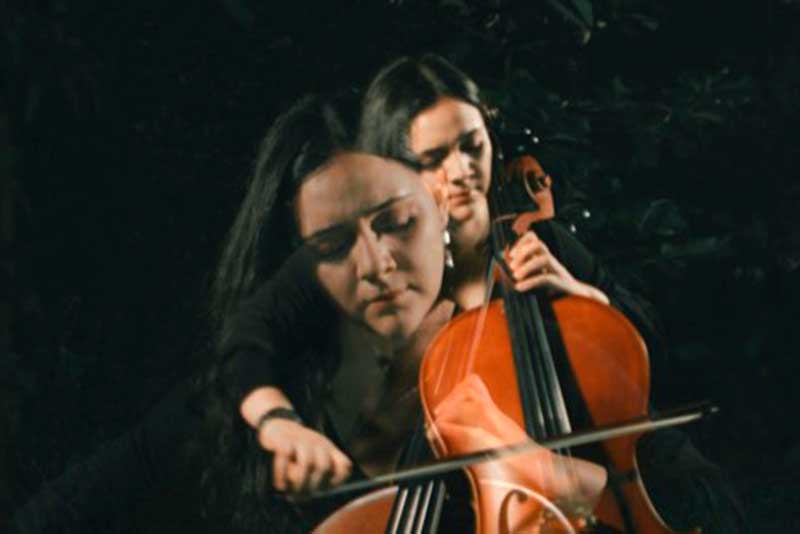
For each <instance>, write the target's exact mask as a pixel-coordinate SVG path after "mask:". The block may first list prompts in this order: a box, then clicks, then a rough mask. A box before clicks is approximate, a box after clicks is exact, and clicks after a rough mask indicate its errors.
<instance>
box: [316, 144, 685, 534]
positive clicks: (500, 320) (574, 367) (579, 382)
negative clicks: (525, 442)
mask: <svg viewBox="0 0 800 534" xmlns="http://www.w3.org/2000/svg"><path fill="white" fill-rule="evenodd" d="M534 161H535V160H534ZM526 163H527V164H528V167H527V169H528V171H530V172H526V171H525V169H526V167H525V164H526ZM529 164H530V162H524V163H523V164H522V166H521V167H520V168H521V169H522V170H521V172H513V171H514V168H513V167H510V168H509V169H508V171H509V172H507V173H506V175H507V176H508V177H510V179H505V180H503V179H498V180H496V181H495V182H494V183H493V184H492V187H493V191H492V193H491V195H490V198H491V199H492V202H493V206H492V208H493V213H494V214H495V217H496V221H497V222H496V223H495V224H494V225H493V227H492V248H493V250H495V251H502V250H504V249H505V248H506V246H507V244H508V243H510V242H512V240H513V239H514V238H515V237H516V236H518V235H521V233H523V232H524V231H526V230H527V229H528V228H529V227H530V224H531V223H532V222H534V221H536V220H537V219H539V218H546V217H548V216H551V215H552V197H550V199H551V203H550V209H551V211H549V212H538V213H537V212H535V211H533V210H532V208H533V207H534V206H533V203H534V202H535V203H536V204H537V205H538V206H542V205H543V204H544V203H543V202H542V201H541V193H542V191H543V190H544V191H545V192H546V193H548V194H549V189H548V188H547V187H540V188H538V189H537V188H536V187H535V184H539V185H543V186H544V185H546V186H548V187H549V185H550V181H549V180H544V181H540V179H541V174H542V173H538V172H536V169H535V168H532V167H531V166H530V165H529ZM512 165H513V164H512ZM518 170H519V168H518ZM539 170H540V167H539ZM520 178H522V180H520ZM531 178H533V180H531ZM536 193H539V194H540V195H539V197H537V196H535V194H536ZM520 198H524V199H526V200H527V202H525V203H522V204H521V203H520V202H519V199H520ZM545 206H546V204H545ZM542 216H544V217H542ZM496 260H497V261H496V262H495V263H496V265H497V266H499V265H501V264H502V259H501V258H500V257H497V258H496ZM498 268H499V267H498ZM501 292H502V289H501ZM548 330H551V331H552V330H556V332H555V334H554V333H553V332H551V333H550V335H549V336H548ZM551 345H555V346H556V348H559V349H562V350H560V351H558V352H556V350H554V348H553V347H552V346H551ZM559 352H560V354H559ZM471 375H474V376H478V377H480V380H481V381H482V382H483V383H484V384H485V385H486V387H487V388H488V391H489V393H490V395H491V398H492V400H493V402H494V403H495V404H496V406H497V407H499V409H500V410H501V411H502V412H503V413H504V414H506V415H507V416H508V417H510V418H511V419H513V421H514V422H515V423H516V424H517V425H519V427H521V428H524V429H525V431H526V433H527V434H528V435H529V436H530V437H531V438H533V439H534V441H547V440H549V439H551V438H554V437H557V436H563V435H569V434H570V433H572V431H573V422H572V417H571V415H572V412H574V411H576V409H575V408H574V406H575V405H580V406H581V408H578V409H577V411H583V412H584V413H582V414H580V417H581V418H582V423H583V424H585V425H594V426H601V425H607V424H610V423H614V422H619V421H623V420H627V419H634V418H637V417H642V416H645V415H646V413H647V404H648V397H649V363H648V357H647V350H646V347H645V345H644V342H643V341H642V339H641V337H640V336H639V334H638V332H636V330H635V328H634V327H633V326H632V325H631V324H630V322H629V321H628V320H627V319H626V318H625V317H624V316H623V315H622V314H621V313H619V312H617V311H616V310H614V309H613V308H611V307H609V306H604V305H602V304H600V303H597V302H595V301H592V300H589V299H586V298H582V297H572V296H570V297H561V298H558V299H554V300H552V301H550V300H549V299H544V298H542V296H541V295H530V294H525V295H521V294H518V293H515V292H513V291H506V292H505V294H504V295H503V298H502V299H496V300H493V301H491V302H490V303H488V305H487V306H485V307H484V308H481V309H478V310H473V311H470V312H466V313H464V314H461V315H460V316H458V317H457V318H455V319H454V320H453V321H451V322H450V323H449V324H448V325H447V326H446V327H445V328H444V329H443V330H442V331H441V332H440V333H439V334H438V335H437V336H436V338H435V339H434V341H433V343H431V344H430V346H429V348H428V350H427V351H426V354H425V357H424V359H423V361H422V364H421V368H420V376H419V384H420V402H421V405H422V409H423V413H424V416H425V424H426V428H427V432H426V434H427V436H428V438H429V439H430V446H431V448H432V449H433V451H434V453H435V454H436V456H437V457H439V458H447V457H448V456H450V455H452V453H453V452H454V451H459V450H460V449H463V446H462V445H461V444H459V443H456V442H454V441H453V439H452V437H451V436H448V435H447V433H446V432H441V431H440V430H439V429H438V427H437V423H436V417H435V413H436V411H437V408H438V407H439V406H441V405H442V403H443V402H445V401H446V399H447V398H448V395H450V394H451V393H452V392H453V391H454V390H455V389H456V388H457V387H458V385H459V384H461V383H462V381H463V380H464V379H465V378H466V377H468V376H471ZM418 434H419V433H418ZM415 439H416V440H418V439H419V436H418V435H417V436H415ZM637 439H638V434H634V435H629V436H625V437H618V438H614V439H611V440H608V441H606V442H604V443H603V445H602V455H603V456H605V463H606V465H607V466H608V468H609V470H610V472H611V475H610V477H609V480H610V483H609V485H608V487H607V489H606V491H605V492H604V493H603V496H602V499H601V501H600V503H599V504H598V505H597V506H596V507H594V508H593V509H590V510H585V509H580V507H577V508H575V509H574V510H569V511H567V513H563V512H562V510H561V509H560V507H558V506H554V505H553V503H551V502H550V501H549V500H548V499H547V498H546V497H547V496H546V495H545V496H542V495H541V494H539V493H538V492H536V491H530V490H529V489H527V488H524V487H519V486H518V485H516V486H515V485H513V484H504V483H498V481H496V480H492V481H488V482H487V481H486V480H485V479H481V477H480V476H479V475H478V474H477V472H476V470H475V469H473V468H467V469H466V474H467V479H468V481H469V487H470V490H471V495H472V500H473V508H474V510H475V518H474V520H475V531H476V532H478V533H481V534H494V533H501V532H502V533H505V532H515V531H517V530H514V527H512V526H510V525H511V520H510V519H509V518H508V517H507V516H506V515H504V514H505V512H506V505H507V504H508V502H509V501H510V500H513V499H517V500H521V499H532V500H537V499H538V503H539V504H540V505H541V509H544V510H546V511H547V512H548V513H547V514H546V516H547V517H545V516H544V515H543V516H541V517H537V518H535V519H533V520H532V521H529V522H528V523H527V524H528V525H529V526H530V528H531V529H534V530H532V531H536V532H575V531H577V529H580V531H581V532H642V533H647V534H649V533H654V534H655V533H666V532H672V530H671V529H669V527H668V526H667V525H665V524H664V522H663V520H661V518H660V517H659V515H658V513H657V512H656V511H655V509H654V508H653V506H652V504H651V503H650V501H649V498H648V497H647V494H646V491H645V490H644V487H643V485H642V482H641V479H640V477H639V475H638V470H637V467H636V458H635V445H636V440H637ZM559 452H560V453H561V454H562V455H564V456H566V457H569V456H570V455H571V452H570V451H563V450H562V451H559ZM445 493H446V489H445V487H444V483H443V482H442V481H441V480H429V481H426V482H424V483H421V484H420V483H415V484H411V485H406V486H401V487H400V488H399V489H397V488H387V489H384V490H380V491H378V492H374V493H371V494H368V495H365V496H363V497H361V498H359V499H356V500H355V501H353V502H351V503H350V504H348V505H347V506H345V507H344V508H343V509H341V510H340V511H339V512H337V514H335V515H334V516H332V517H331V518H330V519H329V520H327V521H326V522H325V523H323V524H322V525H320V527H318V529H315V532H355V531H360V532H379V531H385V532H436V528H437V526H438V517H439V515H440V514H441V507H442V505H443V502H444V500H445V499H444V495H445ZM567 516H571V517H567ZM343 518H349V519H343ZM353 518H355V519H353ZM543 518H544V519H543ZM533 525H535V526H533ZM354 529H357V530H354Z"/></svg>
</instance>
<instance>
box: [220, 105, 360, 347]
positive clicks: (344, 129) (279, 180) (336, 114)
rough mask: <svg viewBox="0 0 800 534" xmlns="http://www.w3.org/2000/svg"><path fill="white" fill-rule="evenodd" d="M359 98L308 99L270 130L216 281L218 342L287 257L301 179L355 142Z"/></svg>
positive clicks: (286, 113)
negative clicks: (243, 303) (238, 309)
mask: <svg viewBox="0 0 800 534" xmlns="http://www.w3.org/2000/svg"><path fill="white" fill-rule="evenodd" d="M354 100H355V99H353V98H350V97H349V96H348V95H337V96H336V97H320V96H306V97H303V98H301V99H300V100H299V101H298V102H297V103H295V104H294V105H293V106H292V107H291V108H290V109H289V110H288V111H286V112H284V113H283V114H281V115H280V116H279V117H278V118H277V119H276V120H275V122H274V123H273V124H272V126H271V127H270V128H269V130H268V131H267V134H266V135H265V136H264V139H263V140H262V142H261V145H260V147H259V150H258V155H257V157H256V160H255V165H254V169H253V173H252V175H251V176H250V179H249V183H248V187H247V193H246V195H245V197H244V200H243V201H242V204H241V207H240V209H239V211H238V213H237V215H236V219H235V220H234V223H233V225H232V226H231V229H230V231H229V232H228V235H227V239H226V242H225V245H224V247H223V251H222V256H221V259H220V262H219V265H218V268H217V272H216V276H215V277H214V281H213V284H212V287H211V316H212V319H213V321H214V326H215V327H216V329H217V330H218V336H217V340H216V341H217V343H218V345H219V344H220V343H222V342H224V339H225V337H226V335H227V327H228V321H229V319H230V317H231V316H232V314H233V312H234V310H235V309H236V307H237V306H238V305H239V303H240V302H241V301H242V300H243V299H244V298H246V297H248V296H249V295H250V294H252V292H253V291H254V289H255V288H256V287H258V286H259V285H261V283H262V282H264V281H265V280H268V279H269V278H270V277H271V276H272V274H274V272H275V271H276V269H277V268H278V266H279V265H281V264H282V263H283V261H284V260H285V259H286V257H287V256H288V254H289V252H290V250H291V248H292V240H293V238H294V234H295V232H296V229H295V222H294V217H293V213H292V210H291V209H290V206H291V200H292V198H293V197H294V195H295V193H296V191H297V189H298V187H299V186H300V185H301V182H302V180H303V178H304V177H306V176H307V175H308V174H310V173H311V172H312V171H314V170H315V169H317V168H318V167H319V166H320V165H322V164H323V163H325V162H326V161H327V160H329V159H330V158H331V157H332V156H333V155H334V154H335V153H336V152H337V151H341V150H346V149H349V148H352V147H353V144H354V139H353V138H354V130H355V128H354V122H355V119H354V118H355V117H357V113H356V112H355V109H354V108H355V103H354Z"/></svg>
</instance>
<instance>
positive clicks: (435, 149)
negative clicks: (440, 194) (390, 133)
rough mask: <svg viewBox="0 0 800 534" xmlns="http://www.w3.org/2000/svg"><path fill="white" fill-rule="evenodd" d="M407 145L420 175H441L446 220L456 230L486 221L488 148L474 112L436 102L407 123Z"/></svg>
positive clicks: (489, 174)
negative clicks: (444, 182)
mask: <svg viewBox="0 0 800 534" xmlns="http://www.w3.org/2000/svg"><path fill="white" fill-rule="evenodd" d="M409 141H410V145H411V146H410V148H411V151H412V152H413V153H414V154H415V155H416V156H417V157H418V158H419V160H420V162H421V163H422V166H423V169H424V170H423V174H424V175H425V174H431V173H435V172H437V171H440V170H441V169H443V170H444V171H445V173H446V175H447V181H448V196H449V211H450V217H451V218H452V219H453V221H454V222H455V224H456V225H465V224H469V223H470V221H472V220H474V219H483V218H484V217H487V218H488V214H487V213H485V212H486V211H487V202H486V193H487V192H488V190H489V184H490V182H491V179H492V170H491V169H492V145H491V141H490V139H489V132H488V131H487V130H486V124H485V123H484V121H483V117H482V116H481V113H480V111H478V108H476V107H475V106H473V105H472V104H469V103H467V102H464V101H463V100H458V99H456V98H449V97H445V98H440V99H439V100H437V101H436V103H434V104H433V105H432V106H430V107H429V108H426V109H424V110H422V111H421V112H420V113H419V114H417V116H416V117H414V119H413V120H412V121H411V129H410V131H409ZM482 224H483V223H482Z"/></svg>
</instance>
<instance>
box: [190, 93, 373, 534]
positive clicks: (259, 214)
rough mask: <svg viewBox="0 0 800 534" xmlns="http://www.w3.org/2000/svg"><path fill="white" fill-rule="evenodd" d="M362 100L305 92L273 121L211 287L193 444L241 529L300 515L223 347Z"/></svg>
mask: <svg viewBox="0 0 800 534" xmlns="http://www.w3.org/2000/svg"><path fill="white" fill-rule="evenodd" d="M356 104H357V102H356V99H355V98H351V97H350V96H349V95H339V96H336V97H320V96H306V97H303V98H301V99H300V100H299V101H298V102H297V103H295V104H294V105H293V106H292V107H291V108H290V109H289V110H287V111H286V112H284V113H283V114H281V115H280V116H279V117H278V118H277V119H276V120H275V121H274V122H273V124H272V126H271V127H270V128H269V130H268V131H267V133H266V135H265V136H264V138H263V140H262V142H261V144H260V147H259V151H258V155H257V157H256V160H255V165H254V170H253V173H252V175H251V177H250V178H249V183H248V187H247V192H246V194H245V197H244V199H243V201H242V204H241V207H240V209H239V211H238V214H237V216H236V219H235V220H234V223H233V225H232V227H231V229H230V231H229V232H228V236H227V239H226V242H225V245H224V247H223V252H222V257H221V260H220V263H219V267H218V270H217V274H216V277H215V279H214V283H213V286H212V295H211V309H212V317H213V319H214V322H215V326H216V329H217V336H216V345H217V347H216V349H217V361H216V362H215V363H214V364H213V365H212V366H211V369H210V370H209V372H208V373H207V375H206V376H205V377H204V378H203V380H202V383H201V384H199V389H200V391H201V393H200V396H201V397H200V402H202V403H203V407H202V410H203V411H204V414H205V420H206V424H205V433H204V435H202V436H200V437H199V438H198V439H197V440H195V441H196V444H195V449H194V450H193V451H190V452H191V453H193V454H198V455H200V456H201V457H202V458H203V461H204V462H205V463H206V468H205V469H204V472H203V475H202V484H203V487H204V494H205V497H206V503H205V504H206V506H205V509H206V513H207V515H208V516H209V517H210V518H212V519H217V520H220V521H223V522H224V523H228V524H232V527H233V531H236V532H248V533H250V532H252V533H255V532H265V531H270V532H271V531H275V532H289V531H293V529H292V527H295V528H297V527H298V525H299V523H298V518H297V516H296V515H294V514H292V509H291V508H290V507H288V506H286V505H285V504H284V503H282V502H280V501H278V500H277V499H275V498H274V496H273V495H272V493H271V478H270V465H269V463H270V461H269V458H268V457H267V455H265V454H264V451H262V450H261V447H260V445H259V444H258V442H257V440H256V436H255V433H254V432H253V431H252V430H251V429H250V428H249V427H248V426H247V425H246V423H245V422H244V421H243V420H242V418H241V417H240V416H239V414H238V402H239V400H240V399H239V398H238V397H237V392H234V391H231V390H230V389H229V387H228V384H229V382H228V380H229V378H230V377H229V376H228V375H227V373H228V372H229V371H230V370H229V368H228V366H227V365H226V356H228V355H227V354H226V353H224V350H223V348H224V347H225V346H226V345H227V343H228V341H229V340H228V337H229V336H231V334H232V333H233V330H234V328H235V324H236V321H235V318H236V312H237V309H238V307H239V305H240V304H241V303H242V301H243V300H244V299H246V298H247V297H249V296H250V295H252V294H253V293H254V292H255V290H256V289H257V288H258V287H259V286H261V285H262V283H263V282H265V281H267V280H269V279H270V278H271V277H272V275H273V274H274V273H275V272H276V270H277V269H278V267H279V266H280V265H281V264H282V263H283V262H284V261H285V260H286V259H287V257H288V256H289V255H290V253H291V250H292V248H293V241H294V239H295V238H296V234H297V228H296V222H295V217H294V211H293V207H292V206H293V200H294V197H295V195H296V193H297V190H298V189H299V187H300V186H301V185H302V183H303V181H304V179H305V178H306V177H307V176H309V175H310V174H312V173H313V172H314V171H315V170H317V169H319V168H321V167H322V166H323V165H324V164H325V163H327V162H328V161H329V160H331V158H333V157H334V156H335V155H336V154H337V153H339V152H342V151H349V150H355V146H354V131H355V128H354V124H355V122H356V120H355V119H356V118H357V116H358V114H357V112H356ZM298 352H299V350H298ZM297 357H298V358H299V357H300V355H297ZM303 367H304V368H305V367H310V366H303ZM309 373H311V371H309ZM304 376H305V375H304ZM217 516H219V517H217Z"/></svg>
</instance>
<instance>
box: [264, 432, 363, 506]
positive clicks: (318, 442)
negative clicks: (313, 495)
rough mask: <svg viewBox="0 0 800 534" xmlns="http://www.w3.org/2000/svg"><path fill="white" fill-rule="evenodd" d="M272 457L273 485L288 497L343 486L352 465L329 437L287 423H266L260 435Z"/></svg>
mask: <svg viewBox="0 0 800 534" xmlns="http://www.w3.org/2000/svg"><path fill="white" fill-rule="evenodd" d="M258 442H259V443H260V444H261V446H262V447H263V448H264V449H265V450H267V451H269V452H271V453H273V455H274V458H273V463H272V484H273V486H274V487H275V489H276V490H278V491H283V492H286V493H308V492H313V491H317V490H319V489H322V488H325V487H328V486H336V485H337V484H341V483H342V482H343V481H344V480H346V479H347V477H348V476H350V472H351V471H352V467H353V466H352V462H351V461H350V459H349V458H348V457H347V456H345V454H344V453H342V451H340V450H339V449H338V448H337V447H336V446H335V445H334V444H333V443H332V442H331V441H330V440H329V439H328V438H327V437H325V436H324V435H322V434H320V433H319V432H317V431H315V430H312V429H310V428H308V427H306V426H303V425H301V424H300V423H296V422H294V421H290V420H288V419H273V420H270V421H268V422H266V423H265V424H264V425H263V426H262V427H261V429H260V431H259V433H258Z"/></svg>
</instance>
